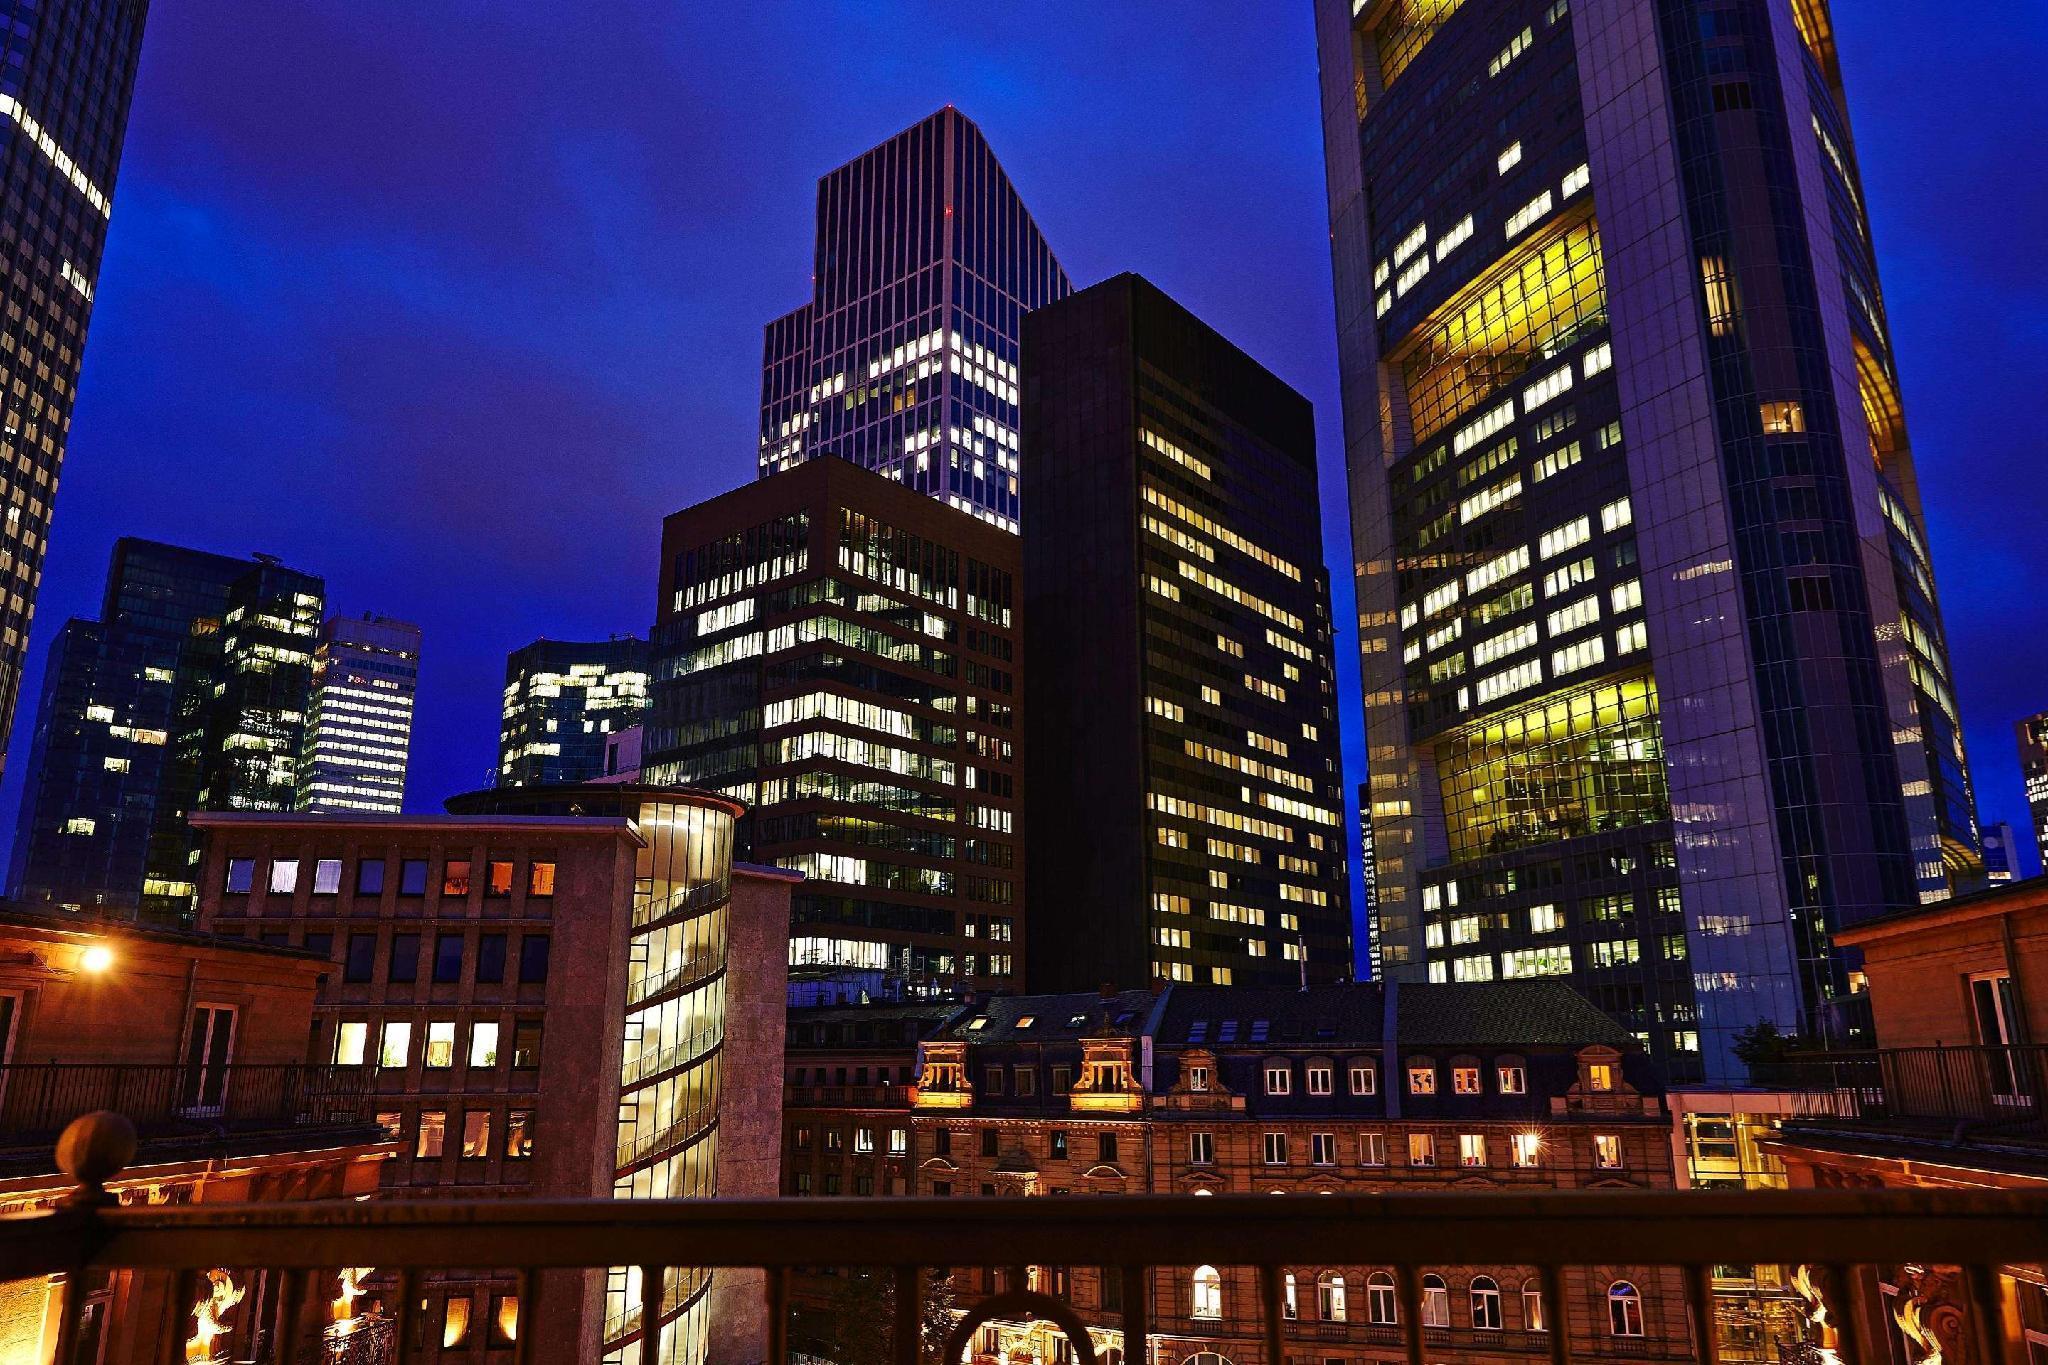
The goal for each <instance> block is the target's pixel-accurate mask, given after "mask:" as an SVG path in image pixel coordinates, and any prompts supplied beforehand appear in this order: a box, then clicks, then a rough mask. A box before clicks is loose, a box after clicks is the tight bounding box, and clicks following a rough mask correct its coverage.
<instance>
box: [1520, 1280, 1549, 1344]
mask: <svg viewBox="0 0 2048 1365" xmlns="http://www.w3.org/2000/svg"><path fill="white" fill-rule="evenodd" d="M1522 1330H1523V1331H1525V1332H1548V1331H1549V1330H1550V1312H1549V1310H1548V1309H1546V1308H1545V1307H1544V1306H1543V1286H1542V1284H1540V1283H1539V1282H1537V1281H1535V1280H1530V1281H1529V1282H1527V1283H1526V1284H1524V1285H1523V1286H1522Z"/></svg>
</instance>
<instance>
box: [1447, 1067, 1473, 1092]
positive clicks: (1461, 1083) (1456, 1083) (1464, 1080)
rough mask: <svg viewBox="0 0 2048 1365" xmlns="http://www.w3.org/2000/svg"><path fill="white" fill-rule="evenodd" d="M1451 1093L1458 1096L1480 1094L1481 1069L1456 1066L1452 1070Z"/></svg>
mask: <svg viewBox="0 0 2048 1365" xmlns="http://www.w3.org/2000/svg"><path fill="white" fill-rule="evenodd" d="M1451 1092H1452V1093H1453V1094H1457V1095H1477V1094H1479V1093H1480V1085H1479V1068H1478V1067H1476V1066H1454V1067H1452V1068H1451Z"/></svg>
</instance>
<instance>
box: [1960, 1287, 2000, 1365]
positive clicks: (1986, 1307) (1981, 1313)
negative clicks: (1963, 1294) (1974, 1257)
mask: <svg viewBox="0 0 2048 1365" xmlns="http://www.w3.org/2000/svg"><path fill="white" fill-rule="evenodd" d="M1963 1274H1964V1276H1965V1278H1966V1279H1967V1281H1968V1283H1969V1290H1970V1293H1969V1299H1970V1308H1969V1320H1970V1329H1971V1330H1970V1345H1971V1347H1972V1349H1973V1350H1974V1352H1975V1354H1976V1356H1977V1365H2003V1362H2004V1361H2005V1359H2006V1335H2005V1295H2004V1294H2003V1293H2002V1292H2001V1288H2000V1280H2001V1278H2002V1277H2001V1276H2000V1275H1999V1273H1998V1269H1997V1267H1995V1266H1988V1265H1983V1264H1981V1263H1980V1264H1976V1265H1970V1266H1965V1267H1964V1268H1963Z"/></svg>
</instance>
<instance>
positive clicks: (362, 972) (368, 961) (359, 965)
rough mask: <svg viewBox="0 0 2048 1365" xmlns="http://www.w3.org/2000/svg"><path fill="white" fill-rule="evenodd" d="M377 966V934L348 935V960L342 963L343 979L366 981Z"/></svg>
mask: <svg viewBox="0 0 2048 1365" xmlns="http://www.w3.org/2000/svg"><path fill="white" fill-rule="evenodd" d="M376 968H377V936H376V935H375V934H350V935H349V936H348V961H347V962H346V963H344V964H343V965H342V969H341V979H342V980H343V981H368V980H369V979H370V975H371V973H372V972H374V971H375V970H376Z"/></svg>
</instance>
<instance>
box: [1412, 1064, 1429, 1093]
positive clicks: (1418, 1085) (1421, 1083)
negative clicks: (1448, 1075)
mask: <svg viewBox="0 0 2048 1365" xmlns="http://www.w3.org/2000/svg"><path fill="white" fill-rule="evenodd" d="M1408 1093H1409V1094H1411V1095H1434V1094H1435V1093H1436V1068H1435V1067H1433V1066H1411V1067H1409V1068H1408Z"/></svg>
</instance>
